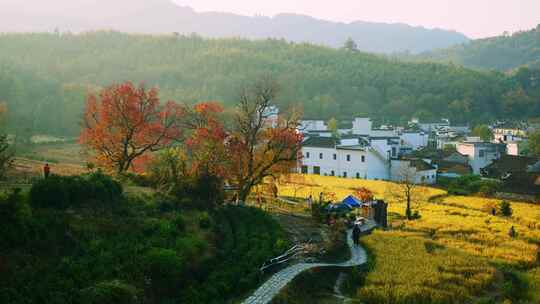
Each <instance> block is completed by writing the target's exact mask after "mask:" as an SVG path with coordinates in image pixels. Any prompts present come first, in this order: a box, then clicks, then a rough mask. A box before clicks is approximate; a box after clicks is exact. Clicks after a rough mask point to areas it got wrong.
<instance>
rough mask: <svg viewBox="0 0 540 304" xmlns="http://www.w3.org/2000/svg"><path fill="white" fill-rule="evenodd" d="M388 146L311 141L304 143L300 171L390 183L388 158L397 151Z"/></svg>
mask: <svg viewBox="0 0 540 304" xmlns="http://www.w3.org/2000/svg"><path fill="white" fill-rule="evenodd" d="M388 142H389V140H387V139H386V140H384V141H383V140H379V139H374V140H373V141H370V138H365V137H353V138H343V139H336V138H332V137H310V138H308V139H306V140H305V141H304V142H303V143H302V164H301V167H300V171H301V172H302V173H304V174H315V175H326V176H339V177H344V178H362V179H388V178H389V171H388V158H389V157H390V155H391V154H392V151H397V147H393V146H392V145H390V144H388ZM392 148H394V149H392ZM396 153H397V152H396Z"/></svg>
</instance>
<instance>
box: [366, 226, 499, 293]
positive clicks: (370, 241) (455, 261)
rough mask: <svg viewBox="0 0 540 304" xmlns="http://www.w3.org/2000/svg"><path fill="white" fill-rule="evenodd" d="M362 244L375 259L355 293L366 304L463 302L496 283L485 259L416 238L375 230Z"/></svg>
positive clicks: (419, 237)
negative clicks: (362, 283)
mask: <svg viewBox="0 0 540 304" xmlns="http://www.w3.org/2000/svg"><path fill="white" fill-rule="evenodd" d="M363 243H364V245H365V246H366V247H367V248H368V250H369V251H370V252H371V253H372V254H373V255H374V256H375V261H374V265H373V266H374V269H373V271H370V272H369V273H368V274H367V276H366V280H365V284H364V286H363V287H362V288H360V289H359V290H358V296H359V298H360V299H362V301H363V302H365V303H467V302H470V300H471V299H472V298H474V297H475V296H478V295H481V294H482V293H483V292H484V291H485V290H486V289H488V287H489V286H490V285H492V284H493V282H494V281H495V279H496V269H495V268H494V267H492V266H490V265H489V263H488V262H487V261H486V260H485V259H482V258H478V257H474V256H471V255H468V254H466V253H463V252H460V251H458V250H455V249H451V248H447V247H445V246H440V245H438V244H436V243H434V242H432V241H430V240H427V239H425V238H423V237H421V236H419V235H417V234H415V233H408V232H401V231H376V232H374V233H373V234H372V235H370V236H369V237H367V238H365V239H364V241H363Z"/></svg>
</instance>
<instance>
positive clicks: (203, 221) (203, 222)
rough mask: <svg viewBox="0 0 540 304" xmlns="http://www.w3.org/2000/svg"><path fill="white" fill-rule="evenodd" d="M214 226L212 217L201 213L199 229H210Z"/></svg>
mask: <svg viewBox="0 0 540 304" xmlns="http://www.w3.org/2000/svg"><path fill="white" fill-rule="evenodd" d="M211 226H212V221H211V220H210V216H209V215H208V213H207V212H203V213H201V215H200V216H199V227H201V228H202V229H208V228H210V227H211Z"/></svg>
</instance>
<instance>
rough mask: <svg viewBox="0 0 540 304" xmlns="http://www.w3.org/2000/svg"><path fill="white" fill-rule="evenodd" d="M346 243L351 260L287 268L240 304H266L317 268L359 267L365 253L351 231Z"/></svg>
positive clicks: (348, 233) (373, 226)
mask: <svg viewBox="0 0 540 304" xmlns="http://www.w3.org/2000/svg"><path fill="white" fill-rule="evenodd" d="M373 228H375V225H374V224H367V225H364V226H363V227H362V231H364V232H365V231H370V230H372V229H373ZM347 243H348V244H349V248H350V249H351V259H350V260H348V261H346V262H343V263H337V264H328V263H298V264H295V265H292V266H289V267H287V268H285V269H283V270H281V271H280V272H278V273H276V274H274V275H273V276H272V277H270V279H268V281H266V282H265V283H264V284H263V285H261V286H260V287H259V289H257V290H256V291H255V292H254V293H253V295H251V296H250V297H249V298H247V299H246V300H245V301H244V302H243V303H242V304H267V303H270V301H272V299H273V298H274V297H275V296H276V295H277V294H278V293H279V291H280V290H281V289H283V287H285V286H286V285H287V284H288V283H290V282H291V281H292V280H293V279H294V278H295V277H296V276H297V275H299V274H300V273H302V272H304V271H306V270H309V269H313V268H317V267H329V266H332V267H353V266H359V265H362V264H364V263H366V261H367V255H366V251H365V250H364V248H362V246H360V245H355V244H354V242H353V239H352V230H349V231H347Z"/></svg>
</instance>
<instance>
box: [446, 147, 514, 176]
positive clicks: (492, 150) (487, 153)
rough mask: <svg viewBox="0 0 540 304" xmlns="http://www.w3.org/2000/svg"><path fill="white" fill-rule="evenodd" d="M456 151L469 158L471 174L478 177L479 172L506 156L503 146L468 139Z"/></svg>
mask: <svg viewBox="0 0 540 304" xmlns="http://www.w3.org/2000/svg"><path fill="white" fill-rule="evenodd" d="M456 148H457V151H458V152H459V153H461V154H463V155H467V157H468V158H469V165H470V166H471V167H472V170H473V173H474V174H477V175H479V174H480V172H481V170H482V169H483V168H485V167H487V166H489V165H490V164H491V163H492V162H493V161H494V160H497V159H499V158H500V157H501V156H502V155H504V154H506V145H505V144H495V143H489V142H482V141H481V140H479V139H478V138H468V139H467V140H466V141H464V142H460V143H459V144H458V145H457V147H456Z"/></svg>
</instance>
